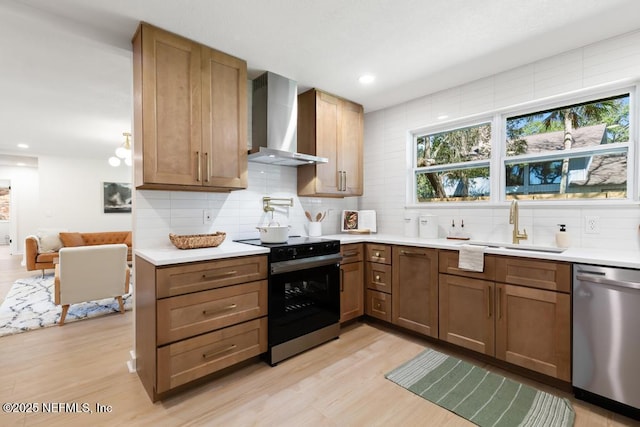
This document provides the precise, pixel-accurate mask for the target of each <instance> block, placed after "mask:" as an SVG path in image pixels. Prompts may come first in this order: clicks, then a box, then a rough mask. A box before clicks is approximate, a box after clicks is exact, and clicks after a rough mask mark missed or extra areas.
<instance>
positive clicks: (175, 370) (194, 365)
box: [157, 317, 267, 393]
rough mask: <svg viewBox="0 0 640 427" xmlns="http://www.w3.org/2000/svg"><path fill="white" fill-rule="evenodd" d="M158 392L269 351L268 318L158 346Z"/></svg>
mask: <svg viewBox="0 0 640 427" xmlns="http://www.w3.org/2000/svg"><path fill="white" fill-rule="evenodd" d="M157 351H158V377H157V378H158V380H157V381H158V384H157V393H163V392H165V391H167V390H170V389H172V388H174V387H177V386H179V385H182V384H186V383H188V382H190V381H193V380H195V379H198V378H200V377H203V376H205V375H208V374H211V373H213V372H216V371H219V370H220V369H223V368H226V367H228V366H231V365H234V364H236V363H238V362H241V361H243V360H246V359H249V358H251V357H253V356H257V355H259V354H261V353H264V352H265V351H267V318H266V317H263V318H261V319H255V320H251V321H249V322H245V323H241V324H239V325H236V326H231V327H229V328H225V329H220V330H218V331H215V332H211V333H208V334H205V335H200V336H198V337H195V338H190V339H188V340H184V341H180V342H177V343H174V344H170V345H167V346H164V347H160V348H158V350H157Z"/></svg>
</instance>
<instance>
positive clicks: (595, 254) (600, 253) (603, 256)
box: [322, 234, 640, 269]
mask: <svg viewBox="0 0 640 427" xmlns="http://www.w3.org/2000/svg"><path fill="white" fill-rule="evenodd" d="M322 237H323V238H326V239H338V240H340V243H342V244H346V243H361V242H365V243H366V242H370V243H385V244H390V245H407V246H417V247H426V248H437V249H452V250H457V249H459V248H460V245H461V244H465V243H469V242H473V240H471V241H464V240H448V239H421V238H418V237H403V236H398V235H391V234H333V235H327V236H322ZM522 246H526V245H525V244H523V245H522ZM485 253H487V254H495V255H507V256H518V257H522V258H536V259H547V260H553V261H566V262H574V263H580V264H594V265H606V266H612V267H626V268H636V269H640V251H629V250H612V249H597V248H568V249H566V250H565V251H563V252H561V253H553V252H541V251H534V250H521V249H508V248H491V247H488V248H486V249H485Z"/></svg>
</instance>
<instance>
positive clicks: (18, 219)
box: [0, 166, 40, 255]
mask: <svg viewBox="0 0 640 427" xmlns="http://www.w3.org/2000/svg"><path fill="white" fill-rule="evenodd" d="M0 179H3V180H9V181H11V194H12V196H11V203H12V206H11V216H12V222H14V221H15V224H14V225H13V226H12V228H13V230H15V231H10V236H11V239H12V244H11V247H10V252H11V253H12V254H14V255H17V254H21V253H22V252H23V251H24V238H25V237H26V236H27V235H29V234H31V230H33V229H35V228H37V226H38V211H39V194H40V192H39V181H38V170H37V169H36V168H31V167H19V166H2V167H0ZM4 236H5V233H2V234H0V239H2V240H3V241H4Z"/></svg>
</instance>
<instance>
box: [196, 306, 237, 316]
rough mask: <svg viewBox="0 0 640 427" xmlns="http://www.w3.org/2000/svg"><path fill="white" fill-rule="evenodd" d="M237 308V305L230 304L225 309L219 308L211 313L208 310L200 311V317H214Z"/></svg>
mask: <svg viewBox="0 0 640 427" xmlns="http://www.w3.org/2000/svg"><path fill="white" fill-rule="evenodd" d="M237 306H238V305H237V304H231V305H228V306H226V307H222V308H219V309H217V310H211V311H210V310H202V315H203V316H214V315H216V314H220V313H224V312H225V311H229V310H233V309H234V308H236V307H237Z"/></svg>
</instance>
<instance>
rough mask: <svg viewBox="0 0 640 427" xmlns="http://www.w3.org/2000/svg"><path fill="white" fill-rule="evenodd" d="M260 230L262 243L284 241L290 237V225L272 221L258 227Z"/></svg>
mask: <svg viewBox="0 0 640 427" xmlns="http://www.w3.org/2000/svg"><path fill="white" fill-rule="evenodd" d="M272 224H277V225H272ZM256 228H257V229H258V230H260V241H261V242H262V243H284V242H286V241H287V239H288V238H289V226H288V225H280V224H278V223H277V222H276V223H270V224H269V225H261V226H259V227H256Z"/></svg>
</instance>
